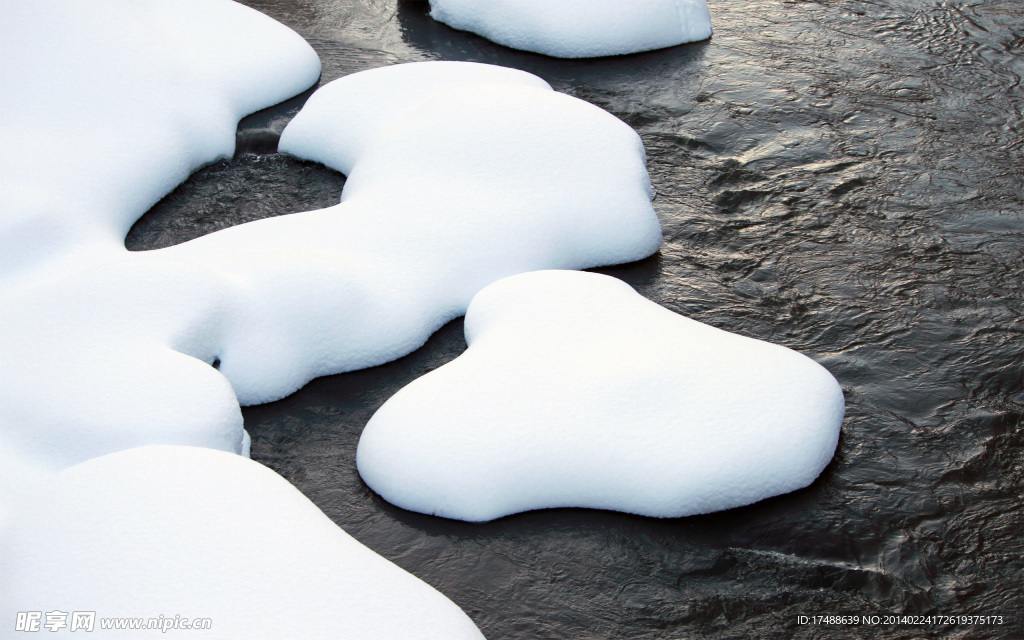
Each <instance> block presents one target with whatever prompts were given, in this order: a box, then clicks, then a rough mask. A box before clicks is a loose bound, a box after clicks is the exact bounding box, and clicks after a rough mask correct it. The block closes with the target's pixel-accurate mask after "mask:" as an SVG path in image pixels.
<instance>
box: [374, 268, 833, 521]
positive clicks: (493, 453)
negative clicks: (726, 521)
mask: <svg viewBox="0 0 1024 640" xmlns="http://www.w3.org/2000/svg"><path fill="white" fill-rule="evenodd" d="M465 330H466V341H467V342H468V343H469V350H468V351H466V353H464V354H463V355H461V356H460V357H458V358H457V359H455V360H454V361H452V362H450V363H448V364H447V365H445V366H443V367H441V368H439V369H437V370H435V371H433V372H431V373H429V374H427V375H425V376H423V377H422V378H419V379H418V380H416V381H414V382H413V383H411V384H409V385H408V386H406V387H405V388H403V389H402V390H401V391H399V392H398V393H397V394H395V396H394V397H392V398H391V399H390V400H388V401H387V402H386V403H385V404H384V405H383V406H382V407H381V408H380V409H379V410H378V411H377V413H376V414H375V415H374V416H373V418H372V419H371V420H370V422H369V424H368V425H367V427H366V429H365V430H364V431H363V434H362V437H361V439H360V441H359V448H358V454H357V464H358V468H359V473H360V475H361V476H362V477H363V479H364V480H365V481H366V483H367V484H368V485H369V486H370V487H371V488H372V489H373V490H375V491H377V492H378V493H380V494H381V495H382V496H383V497H384V498H385V499H386V500H388V501H389V502H392V503H394V504H396V505H398V506H400V507H403V508H406V509H410V510H413V511H419V512H422V513H428V514H436V515H440V516H445V517H449V518H457V519H460V520H468V521H484V520H491V519H493V518H499V517H502V516H505V515H509V514H512V513H517V512H520V511H526V510H530V509H543V508H549V507H591V508H599V509H614V510H619V511H626V512H631V513H637V514H642V515H648V516H659V517H677V516H686V515H691V514H698V513H708V512H711V511H718V510H722V509H729V508H731V507H738V506H741V505H746V504H750V503H752V502H756V501H758V500H761V499H764V498H768V497H770V496H775V495H779V494H782V493H786V492H789V491H793V490H795V489H799V488H801V487H804V486H807V485H808V484H810V483H811V482H812V481H813V480H814V479H815V478H816V477H817V476H818V475H819V474H820V473H821V471H822V470H823V469H824V468H825V466H826V465H827V464H828V462H829V460H830V459H831V458H832V454H833V452H834V451H835V448H836V444H837V442H838V437H839V428H840V425H841V423H842V418H843V412H844V403H843V394H842V391H841V389H840V388H839V385H838V384H837V383H836V381H835V379H834V378H833V377H832V376H831V375H830V374H829V373H828V372H827V371H826V370H825V369H824V368H823V367H821V366H820V365H818V364H817V363H815V362H814V361H812V360H811V359H809V358H807V357H805V356H803V355H801V354H799V353H796V352H794V351H791V350H789V349H786V348H784V347H781V346H777V345H773V344H769V343H766V342H762V341H758V340H754V339H751V338H746V337H742V336H739V335H735V334H731V333H728V332H725V331H722V330H719V329H716V328H713V327H710V326H708V325H705V324H701V323H699V322H696V321H694V320H690V319H688V318H685V317H683V316H680V315H677V314H675V313H672V312H671V311H668V310H667V309H664V308H662V307H660V306H658V305H657V304H655V303H653V302H650V301H648V300H646V299H644V298H642V297H641V296H639V295H638V294H637V293H636V292H635V291H633V290H632V289H631V288H630V287H629V286H628V285H626V284H625V283H623V282H621V281H619V280H616V279H614V278H611V277H608V276H603V275H598V274H593V273H576V272H570V271H541V272H535V273H528V274H523V275H518V276H514V277H511V278H507V279H505V280H502V281H500V282H497V283H495V284H493V285H491V286H489V287H487V288H486V289H484V290H483V291H481V292H480V293H479V294H478V295H477V296H476V297H475V298H474V299H473V302H472V304H471V305H470V308H469V311H468V313H467V315H466V329H465Z"/></svg>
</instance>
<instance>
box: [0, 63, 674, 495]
mask: <svg viewBox="0 0 1024 640" xmlns="http://www.w3.org/2000/svg"><path fill="white" fill-rule="evenodd" d="M346 87H350V88H351V90H349V89H346ZM321 91H324V92H326V93H325V95H326V97H321V95H320V93H319V92H318V93H317V94H314V96H313V98H312V99H311V100H310V104H309V106H308V107H306V108H305V109H303V111H302V112H301V113H300V114H299V116H298V117H297V118H296V119H295V122H294V124H292V125H289V128H288V129H287V130H286V133H285V138H286V141H287V142H288V145H286V147H285V148H286V149H288V150H292V151H295V152H296V153H298V152H299V151H298V150H299V149H301V150H302V155H303V156H304V157H307V158H311V159H314V160H321V161H324V162H327V163H332V162H334V161H335V160H334V159H336V158H343V159H345V160H343V161H339V162H340V163H350V164H351V168H350V175H349V179H348V181H347V183H346V186H345V190H344V193H343V195H342V202H341V204H339V205H336V206H334V207H330V208H328V209H323V210H319V211H310V212H303V213H295V214H291V215H283V216H280V217H276V218H270V219H266V220H260V221H257V222H253V223H249V224H245V225H241V226H238V227H233V228H230V229H225V230H223V231H219V232H217V233H213V234H210V235H208V236H204V237H202V238H198V239H196V240H193V241H191V242H187V243H184V244H181V245H177V246H174V247H169V248H166V249H160V250H156V251H148V252H139V253H129V252H127V251H125V250H124V249H123V247H121V248H120V249H118V250H116V251H105V252H101V253H102V256H103V259H102V260H91V261H90V260H86V259H84V258H82V257H81V256H80V255H79V256H77V257H76V259H68V260H66V261H63V262H62V263H61V264H62V265H63V266H64V267H65V268H64V270H63V271H58V272H53V273H51V274H50V276H51V277H47V278H43V279H40V280H37V281H35V282H34V283H33V286H31V287H24V286H23V287H11V288H10V289H8V290H4V289H3V288H2V287H0V303H2V304H3V308H4V310H5V311H4V313H3V314H0V358H2V360H3V362H4V366H3V367H0V447H7V448H12V449H15V450H17V451H21V452H22V453H23V462H24V463H25V465H30V466H32V465H34V466H40V465H41V466H42V467H45V468H46V469H48V470H51V471H52V470H55V469H60V468H63V467H65V466H67V465H70V464H74V463H77V462H81V461H83V460H86V459H88V458H90V457H94V456H98V455H102V454H105V453H109V452H113V451H117V450H119V449H122V448H126V447H130V446H141V445H145V444H192V445H201V446H208V447H215V448H219V449H224V450H227V451H234V452H241V451H242V450H243V449H244V439H245V434H244V432H243V430H242V421H241V415H240V411H239V406H238V405H239V401H240V402H241V403H242V404H255V403H260V402H267V401H271V400H275V399H278V398H281V397H283V396H286V395H288V394H290V393H292V392H293V391H295V390H296V389H298V388H300V387H301V386H302V385H303V384H305V383H306V382H308V381H309V380H311V379H313V378H314V377H317V376H321V375H327V374H332V373H338V372H342V371H350V370H353V369H359V368H363V367H369V366H373V365H377V364H381V363H383V362H387V361H389V360H393V359H395V358H398V357H400V356H403V355H405V354H407V353H409V352H410V351H412V350H414V349H416V348H418V347H419V346H420V345H422V344H423V343H424V342H425V341H426V339H427V338H428V337H429V336H430V334H431V333H432V332H433V331H435V330H436V329H438V328H439V327H441V326H442V325H443V324H444V323H446V322H448V321H449V320H451V319H453V318H455V317H457V316H459V315H462V314H463V313H464V312H465V310H466V307H467V305H468V304H469V301H470V299H471V298H472V297H473V295H474V294H476V292H477V291H479V290H480V289H481V288H483V287H484V286H486V285H487V284H489V283H491V282H494V281H496V280H499V279H501V278H503V277H506V276H509V275H513V274H516V273H521V272H524V271H531V270H536V269H552V268H559V269H582V268H587V267H593V266H597V265H603V264H613V263H620V262H628V261H631V260H636V259H639V258H642V257H645V256H647V255H650V254H651V253H653V252H654V251H656V250H657V247H658V245H659V243H660V239H661V235H660V227H659V225H658V221H657V218H656V216H655V214H654V211H653V209H652V207H651V203H650V186H649V182H648V178H647V172H646V169H645V164H644V150H643V146H642V144H641V142H640V139H639V137H638V136H637V135H636V133H635V132H633V131H632V130H631V129H630V128H629V127H628V126H627V125H625V124H624V123H622V122H621V121H619V120H617V119H616V118H614V117H613V116H611V115H609V114H608V113H606V112H604V111H602V110H601V109H599V108H597V107H595V106H593V105H590V104H587V103H585V102H583V101H580V100H577V99H575V98H572V97H569V96H566V95H562V94H558V93H555V92H554V91H551V90H550V89H549V88H548V87H547V85H546V84H545V83H544V82H543V81H542V80H540V79H538V78H536V77H534V76H530V75H529V74H525V73H523V72H519V71H513V70H508V69H502V68H499V67H490V66H485V65H477V64H472V63H422V64H412V65H405V66H403V67H398V68H385V69H377V70H373V71H368V72H364V73H361V74H356V75H353V76H350V77H348V78H343V79H341V80H338V81H336V82H335V83H332V84H330V85H328V86H327V87H325V88H324V89H322V90H321ZM292 127H295V129H294V131H293V130H292ZM349 145H351V149H350V148H349ZM345 166H348V165H345ZM104 179H105V180H107V181H108V182H110V183H111V184H120V183H121V182H122V181H123V177H119V176H118V175H116V174H115V175H111V176H106V175H105V178H104ZM69 197H70V196H69ZM61 219H63V218H61ZM104 233H105V232H104ZM97 251H98V252H99V251H100V250H99V249H97ZM215 362H217V363H218V366H219V371H218V370H215V369H214V368H212V367H211V366H209V365H211V364H213V363H215ZM22 466H24V465H22ZM18 476H19V477H25V478H29V477H35V474H24V473H19V474H18ZM18 491H19V489H18V483H16V482H15V483H12V484H9V485H5V486H4V487H3V488H2V489H0V511H2V510H3V508H4V506H5V505H4V503H5V502H7V501H8V499H7V498H8V496H5V495H4V494H5V493H7V494H11V493H17V492H18Z"/></svg>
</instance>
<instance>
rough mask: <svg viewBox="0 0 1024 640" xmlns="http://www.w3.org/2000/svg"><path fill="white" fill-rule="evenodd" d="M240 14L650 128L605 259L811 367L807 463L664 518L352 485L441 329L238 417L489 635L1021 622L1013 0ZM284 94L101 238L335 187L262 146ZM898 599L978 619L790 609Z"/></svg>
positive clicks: (978, 634)
mask: <svg viewBox="0 0 1024 640" xmlns="http://www.w3.org/2000/svg"><path fill="white" fill-rule="evenodd" d="M247 4H249V5H251V6H253V7H255V8H257V9H259V10H261V11H263V12H265V13H267V14H269V15H271V16H273V17H275V18H277V19H278V20H280V21H282V22H284V23H286V24H288V25H290V26H292V27H293V28H294V29H296V30H297V31H298V32H299V33H301V34H302V35H303V36H305V37H306V39H307V40H309V42H310V43H311V44H312V45H313V46H314V47H315V48H316V50H317V51H318V53H319V54H320V57H321V59H322V60H323V63H324V73H323V78H322V80H321V82H322V83H323V82H327V81H329V80H332V79H334V78H337V77H340V76H343V75H346V74H349V73H352V72H355V71H360V70H363V69H368V68H372V67H377V66H383V65H388V64H393V63H397V62H404V61H416V60H433V59H449V60H475V61H481V62H489V63H495V64H502V65H505V66H512V67H519V68H522V69H526V70H528V71H531V72H533V73H536V74H537V75H540V76H541V77H543V78H545V79H546V80H548V81H549V82H551V83H552V84H553V85H554V86H555V88H556V89H558V90H560V91H564V92H567V93H570V94H573V95H576V96H578V97H580V98H583V99H585V100H588V101H590V102H593V103H595V104H597V105H599V106H601V107H603V108H605V109H607V110H608V111H611V112H612V113H614V114H615V115H617V116H618V117H620V118H622V119H623V120H625V121H626V122H628V123H629V124H630V125H632V126H633V127H634V128H636V129H637V130H638V131H639V132H640V134H641V135H642V136H643V139H644V142H645V143H646V145H647V149H648V154H649V168H650V171H651V176H652V179H653V181H654V185H655V188H656V189H657V193H658V196H657V200H656V202H655V204H656V207H657V210H658V213H659V215H660V217H661V220H662V224H663V226H664V231H665V242H664V244H663V246H662V249H661V252H660V253H659V254H658V255H656V256H654V257H652V258H650V259H647V260H644V261H642V262H640V263H636V264H632V265H626V266H622V267H616V268H610V269H602V270H601V271H603V272H606V273H610V274H612V275H616V276H619V277H621V278H623V279H625V280H626V281H628V282H629V283H630V284H632V285H633V286H635V287H636V288H637V289H638V290H639V291H640V292H641V293H643V294H644V295H645V296H647V297H649V298H651V299H653V300H655V301H657V302H659V303H660V304H662V305H664V306H666V307H668V308H670V309H673V310H675V311H678V312H680V313H683V314H685V315H688V316H691V317H693V318H696V319H698V320H701V321H703V322H707V323H709V324H712V325H715V326H717V327H721V328H724V329H727V330H730V331H734V332H738V333H741V334H744V335H748V336H753V337H756V338H761V339H764V340H769V341H772V342H777V343H781V344H784V345H786V346H788V347H791V348H794V349H797V350H799V351H802V352H804V353H806V354H808V355H810V356H812V357H813V358H815V359H817V360H818V361H819V362H821V363H823V364H824V365H825V366H827V367H828V368H829V369H830V370H831V371H832V373H833V374H834V375H835V376H836V378H837V379H838V380H839V381H840V383H841V384H842V386H843V389H844V391H845V394H846V400H847V419H846V421H845V423H844V426H843V434H842V439H841V441H840V444H839V450H838V453H837V455H836V457H835V460H834V461H833V463H832V464H831V465H830V466H829V467H828V469H827V470H826V471H825V473H824V474H823V476H822V477H821V478H819V480H818V481H817V482H816V483H815V484H814V485H812V486H811V487H810V488H808V489H805V490H803V491H799V492H797V493H794V494H791V495H787V496H783V497H779V498H775V499H772V500H768V501H765V502H762V503H759V504H756V505H753V506H750V507H745V508H741V509H735V510H732V511H728V512H725V513H719V514H713V515H708V516H700V517H691V518H684V519H677V520H657V519H651V518H642V517H634V516H629V515H622V514H617V513H610V512H600V511H588V510H577V509H564V510H551V511H543V512H534V513H527V514H522V515H518V516H512V517H509V518H504V519H502V520H499V521H496V522H493V523H490V524H484V525H470V524H464V523H459V522H452V521H446V520H442V519H439V518H433V517H427V516H421V515H417V514H412V513H408V512H404V511H401V510H399V509H397V508H394V507H391V506H390V505H388V504H387V503H385V502H383V501H382V500H381V499H380V498H379V497H377V496H376V495H374V494H373V493H372V492H371V491H370V490H369V489H368V488H367V487H366V486H365V485H363V483H362V482H361V481H360V479H359V476H358V474H357V473H356V469H355V446H356V442H357V441H358V437H359V433H360V430H361V429H362V427H363V425H364V424H365V423H366V421H367V420H368V419H369V417H370V416H371V415H372V414H373V412H374V411H375V410H376V408H377V407H379V406H380V405H381V404H382V403H383V402H384V401H385V400H386V399H387V398H388V397H390V396H391V395H392V394H393V393H395V392H396V391H397V390H398V389H399V388H401V387H402V386H403V385H405V384H407V383H408V382H410V381H412V380H413V379H415V378H416V377H418V376H420V375H422V374H424V373H426V372H427V371H430V370H432V369H434V368H436V367H438V366H440V365H441V364H443V363H445V362H447V361H448V360H450V359H452V358H454V357H456V356H457V355H458V354H459V353H460V352H461V351H462V350H463V349H464V348H465V344H464V342H463V339H462V333H461V331H462V327H461V322H454V323H452V324H450V325H448V326H446V327H445V328H444V329H442V330H441V331H440V332H438V333H437V334H436V335H435V336H434V337H433V338H432V339H431V340H430V342H429V343H428V344H427V345H426V346H425V347H424V348H422V349H420V350H419V351H417V352H416V353H414V354H412V355H410V356H408V357H406V358H403V359H401V360H399V361H397V362H394V363H391V364H388V365H385V366H382V367H377V368H374V369H370V370H365V371H360V372H355V373H351V374H344V375H340V376H333V377H329V378H322V379H319V380H316V381H314V382H313V383H311V384H309V385H308V386H307V387H306V388H305V389H303V390H301V391H300V392H298V393H297V394H295V395H293V396H291V397H289V398H287V399H285V400H282V401H280V402H276V403H273V404H270V405H265V406H258V407H250V408H247V409H246V410H245V422H246V427H247V428H248V429H249V431H250V433H251V434H252V437H253V449H252V455H253V458H254V459H255V460H258V461H260V462H262V463H264V464H266V465H268V466H270V467H271V468H273V469H274V470H275V471H277V472H278V473H280V474H282V475H283V476H284V477H286V478H287V479H288V480H290V481H291V482H293V483H294V484H295V485H296V486H297V487H299V489H301V490H302V491H303V492H304V493H305V494H306V495H307V496H309V497H310V498H311V499H312V500H313V501H314V502H315V503H316V504H317V505H318V506H319V507H320V508H321V509H323V510H324V511H325V512H326V513H327V514H328V515H329V516H330V517H331V518H332V519H333V520H334V521H335V522H337V523H338V524H339V525H340V526H342V527H343V528H344V529H345V530H346V531H348V532H349V533H351V534H352V535H353V536H355V537H356V538H358V539H359V540H361V541H362V542H364V543H365V544H367V545H368V546H370V547H371V548H373V549H374V550H376V551H377V552H379V553H381V554H382V555H384V556H386V557H387V558H390V559H391V560H393V561H394V562H396V563H397V564H399V565H400V566H402V567H404V568H405V569H407V570H409V571H411V572H413V573H414V574H416V575H418V576H420V577H421V578H423V579H424V580H426V581H427V582H429V583H430V584H432V585H434V586H435V587H437V588H438V589H440V590H441V591H442V592H443V593H445V594H446V595H447V596H448V597H450V598H451V599H452V600H454V601H455V602H456V603H458V604H459V605H460V606H461V607H462V608H463V609H465V610H466V612H467V613H469V615H470V616H471V617H472V618H473V619H474V620H475V621H476V623H477V624H478V625H479V626H480V628H481V629H482V630H483V631H484V633H485V635H487V637H488V638H489V639H491V640H499V639H513V638H516V639H521V638H530V639H539V638H588V639H590V638H592V639H611V638H631V639H632V638H637V639H640V638H645V639H646V638H651V639H654V638H659V639H661V638H705V637H706V638H754V637H758V638H789V637H796V638H847V637H851V638H1024V587H1022V584H1024V533H1022V532H1024V509H1022V500H1024V470H1022V469H1024V418H1022V415H1024V317H1022V315H1024V303H1022V300H1024V295H1022V294H1024V291H1022V289H1024V149H1022V147H1024V138H1022V136H1024V116H1022V110H1024V91H1022V88H1021V84H1020V83H1021V76H1022V75H1024V3H1022V2H1020V1H1019V0H1018V1H1016V2H1011V1H1005V0H1004V1H1000V0H995V1H986V2H980V1H975V2H973V3H972V2H966V1H957V2H925V1H917V2H915V1H911V0H883V1H880V2H865V1H858V0H837V1H835V2H828V3H826V2H813V1H806V2H805V1H781V0H756V1H755V2H739V1H738V0H712V3H711V6H712V15H713V18H714V22H715V35H714V36H713V38H712V39H711V40H710V41H709V42H705V43H699V44H694V45H688V46H682V47H676V48H673V49H669V50H664V51H659V52H653V53H648V54H640V55H634V56H627V57H620V58H606V59H598V60H587V61H558V60H553V59H548V58H544V57H543V56H538V55H533V54H526V53H518V52H514V51H511V50H508V49H504V48H502V47H499V46H497V45H493V44H491V43H488V42H486V41H484V40H482V39H480V38H477V37H475V36H472V35H469V34H464V33H460V32H456V31H453V30H451V29H449V28H447V27H445V26H443V25H440V24H436V23H434V22H433V21H432V20H431V19H430V18H428V17H427V16H426V5H425V4H423V3H418V2H410V3H406V2H398V3H396V2H395V0H333V1H332V0H249V1H248V2H247ZM300 104H301V99H299V100H297V101H293V102H292V103H291V104H286V105H284V106H283V107H280V108H276V109H272V110H269V111H268V112H265V113H261V114H256V115H254V116H251V117H250V118H248V119H247V120H246V121H244V122H243V123H242V125H241V127H240V130H239V138H240V147H239V148H240V150H242V151H247V152H249V153H243V154H240V155H239V156H238V157H237V158H236V159H235V160H233V161H222V162H219V163H216V164H214V165H211V166H209V167H207V168H205V169H203V170H201V171H199V172H197V173H196V174H195V175H193V177H192V178H191V179H190V180H189V182H187V183H185V184H184V185H182V187H180V188H179V189H178V190H177V191H175V192H174V193H172V194H171V195H169V196H168V197H167V198H165V199H164V201H162V202H161V203H160V204H158V205H157V206H156V207H155V208H154V209H153V211H151V212H150V213H149V214H147V215H146V217H144V218H143V219H142V220H141V221H140V222H139V223H138V224H137V225H136V227H135V228H134V229H133V231H132V234H131V235H130V236H129V240H128V244H129V247H130V248H135V249H139V248H153V247H157V246H164V245H167V244H174V243H177V242H181V241H182V240H184V239H187V238H189V237H194V236H197V235H202V234H203V233H208V232H209V231H212V230H214V229H216V228H220V227H222V226H228V225H231V224H237V223H240V222H243V221H246V220H249V219H254V218H258V217H265V216H268V215H275V214H280V213H286V212H289V211H298V210H306V209H314V208H319V207H323V206H328V205H330V204H334V203H336V202H337V198H338V195H339V193H340V189H341V186H342V184H343V182H344V179H343V177H342V176H340V175H338V174H336V173H334V172H332V171H330V170H328V169H325V168H324V167H321V166H317V165H313V164H309V163H303V162H299V161H296V160H294V159H290V158H287V157H284V156H279V155H276V154H273V153H272V151H273V149H274V140H275V135H276V133H279V132H280V130H281V128H283V126H284V124H285V123H286V122H287V119H288V117H290V115H291V114H293V113H294V112H295V111H296V110H297V109H298V107H299V105H300ZM252 152H256V153H258V154H259V155H257V154H254V153H252ZM254 562H259V559H258V558H254ZM899 613H907V614H944V615H959V614H976V615H1002V616H1003V620H1004V624H1003V625H1001V626H999V625H955V626H950V625H937V624H928V625H924V626H910V625H893V624H859V625H856V626H846V627H834V626H833V627H829V626H821V625H818V626H814V625H799V624H798V616H801V615H807V616H812V615H842V614H845V615H860V616H865V615H880V616H885V615H888V614H899Z"/></svg>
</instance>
